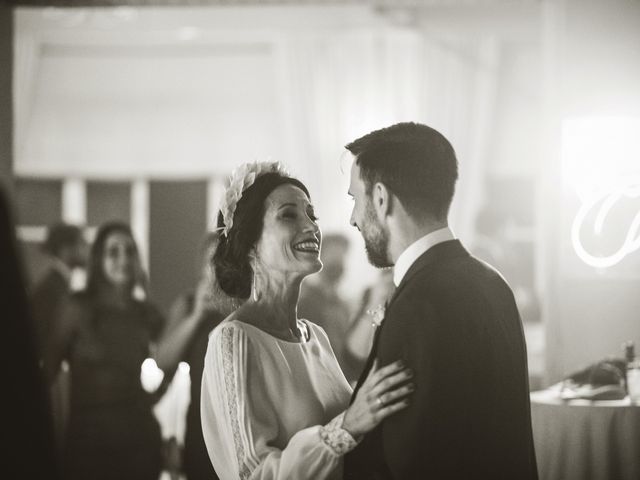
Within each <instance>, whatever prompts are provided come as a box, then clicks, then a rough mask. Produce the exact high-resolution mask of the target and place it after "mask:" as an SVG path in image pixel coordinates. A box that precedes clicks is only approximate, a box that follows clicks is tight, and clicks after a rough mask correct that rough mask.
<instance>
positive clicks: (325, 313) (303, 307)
mask: <svg viewBox="0 0 640 480" xmlns="http://www.w3.org/2000/svg"><path fill="white" fill-rule="evenodd" d="M348 252H349V240H348V239H347V237H346V236H344V235H342V234H340V233H333V234H327V235H324V236H323V237H322V249H321V252H320V258H321V260H322V265H323V267H322V270H321V271H320V273H318V274H317V275H314V276H313V277H311V278H309V280H307V281H305V282H304V283H303V284H302V289H301V291H300V303H299V304H298V312H299V314H300V317H301V318H306V319H308V320H311V321H312V322H314V323H317V324H318V325H320V326H321V327H322V328H323V329H324V330H325V332H327V336H328V337H329V341H330V342H331V347H332V348H333V351H334V353H335V354H336V357H337V359H338V363H339V364H340V367H341V368H342V371H343V372H344V374H345V377H347V380H348V381H349V382H354V381H355V380H357V379H358V375H359V374H360V372H359V369H358V368H357V365H359V364H360V363H361V362H359V361H358V359H355V358H352V355H350V353H349V351H348V350H347V348H346V338H347V332H348V331H349V329H350V325H351V320H352V319H351V309H350V308H349V304H348V303H347V301H346V300H345V299H344V296H343V295H342V293H341V292H340V288H339V287H340V281H341V280H342V277H343V276H344V270H345V262H346V257H347V254H348Z"/></svg>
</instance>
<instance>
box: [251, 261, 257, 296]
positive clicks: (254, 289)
mask: <svg viewBox="0 0 640 480" xmlns="http://www.w3.org/2000/svg"><path fill="white" fill-rule="evenodd" d="M251 296H252V297H253V301H254V302H257V301H258V289H257V288H256V269H255V268H254V269H253V281H252V282H251Z"/></svg>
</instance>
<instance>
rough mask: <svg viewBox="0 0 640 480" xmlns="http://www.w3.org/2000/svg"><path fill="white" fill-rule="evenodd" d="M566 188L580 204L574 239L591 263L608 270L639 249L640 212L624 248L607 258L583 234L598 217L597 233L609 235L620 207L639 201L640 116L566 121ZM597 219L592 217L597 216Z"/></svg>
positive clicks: (622, 242)
mask: <svg viewBox="0 0 640 480" xmlns="http://www.w3.org/2000/svg"><path fill="white" fill-rule="evenodd" d="M562 160H563V176H564V182H565V186H566V187H567V188H569V189H570V190H573V191H574V192H575V193H576V194H577V196H578V198H579V199H580V201H581V206H580V208H579V210H578V213H577V215H576V217H575V219H574V222H573V226H572V232H571V240H572V243H573V247H574V250H575V251H576V254H577V255H578V256H579V257H580V259H582V261H584V262H585V263H586V264H588V265H591V266H593V267H596V268H607V267H611V266H613V265H616V264H617V263H619V262H621V261H622V260H623V259H624V258H625V257H626V256H627V255H629V254H630V253H632V252H634V251H636V250H639V249H640V212H638V214H637V215H636V216H635V217H634V218H633V220H632V221H631V223H630V225H629V228H628V229H627V234H626V235H625V237H624V238H623V239H620V240H619V241H618V244H619V248H618V249H617V250H616V251H615V252H613V253H611V254H608V255H605V256H603V255H597V254H594V253H592V252H589V251H588V250H587V248H585V246H584V242H583V239H582V234H583V233H584V231H585V230H584V227H585V225H584V224H585V220H586V219H587V218H591V217H593V218H594V220H593V225H592V228H593V233H595V234H596V235H601V234H604V233H605V220H606V219H607V215H608V214H609V212H610V211H611V210H612V209H613V208H614V207H615V205H616V204H617V203H618V202H620V201H623V200H628V199H632V200H633V199H638V198H640V118H631V117H584V118H573V119H567V120H565V122H564V124H563V131H562ZM593 213H595V216H594V215H590V214H593Z"/></svg>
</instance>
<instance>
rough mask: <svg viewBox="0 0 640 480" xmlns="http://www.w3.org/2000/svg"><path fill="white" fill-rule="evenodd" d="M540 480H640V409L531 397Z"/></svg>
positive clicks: (553, 395) (546, 393)
mask: <svg viewBox="0 0 640 480" xmlns="http://www.w3.org/2000/svg"><path fill="white" fill-rule="evenodd" d="M531 417H532V418H531V420H532V425H533V437H534V441H535V446H536V457H537V460H538V471H539V474H540V480H618V479H620V480H640V406H639V405H632V404H631V403H630V401H629V400H628V399H625V400H606V401H602V400H601V401H589V400H572V401H568V402H567V401H564V400H562V399H560V397H559V388H558V386H555V387H552V388H550V389H547V390H541V391H538V392H532V393H531Z"/></svg>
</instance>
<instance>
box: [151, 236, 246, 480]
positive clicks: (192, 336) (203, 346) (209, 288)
mask: <svg viewBox="0 0 640 480" xmlns="http://www.w3.org/2000/svg"><path fill="white" fill-rule="evenodd" d="M218 240H219V233H218V232H211V233H208V234H207V235H206V236H205V238H204V241H203V244H202V247H201V248H202V250H201V252H200V258H199V260H200V261H199V264H198V277H199V279H198V283H197V284H196V285H195V286H194V287H193V288H192V289H190V290H189V291H187V292H185V293H183V294H182V295H180V296H179V297H178V298H177V299H176V300H175V302H174V303H173V305H172V307H171V310H170V313H169V322H168V324H167V328H166V333H165V335H164V337H163V341H162V342H161V344H160V347H159V349H158V356H159V357H160V358H162V359H163V362H165V363H161V364H160V365H159V366H160V367H161V368H162V369H163V370H165V374H166V375H167V376H168V377H169V378H171V377H173V375H174V373H175V365H178V364H179V362H186V363H187V364H188V365H189V375H190V378H191V382H190V384H191V387H190V402H189V407H188V409H187V414H186V429H185V435H184V450H183V455H182V466H181V470H182V471H183V472H184V474H185V475H186V478H187V480H196V479H202V480H204V479H208V480H211V479H217V478H218V476H217V475H216V473H215V470H214V469H213V466H212V465H211V460H210V459H209V454H208V453H207V449H206V446H205V443H204V438H203V436H202V426H201V424H200V386H201V381H202V372H203V369H204V356H205V353H206V351H207V344H208V339H209V332H211V330H213V328H214V327H216V326H217V325H218V323H220V322H221V321H222V320H224V318H225V317H227V316H228V315H229V314H230V313H231V312H232V311H233V310H235V309H236V308H237V306H238V305H237V304H236V301H235V300H234V299H230V298H229V297H227V295H225V294H224V293H223V292H222V291H221V290H220V289H219V288H218V287H217V282H216V281H215V273H214V269H213V268H212V264H211V260H212V258H213V254H214V252H215V250H216V247H217V245H218Z"/></svg>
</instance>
